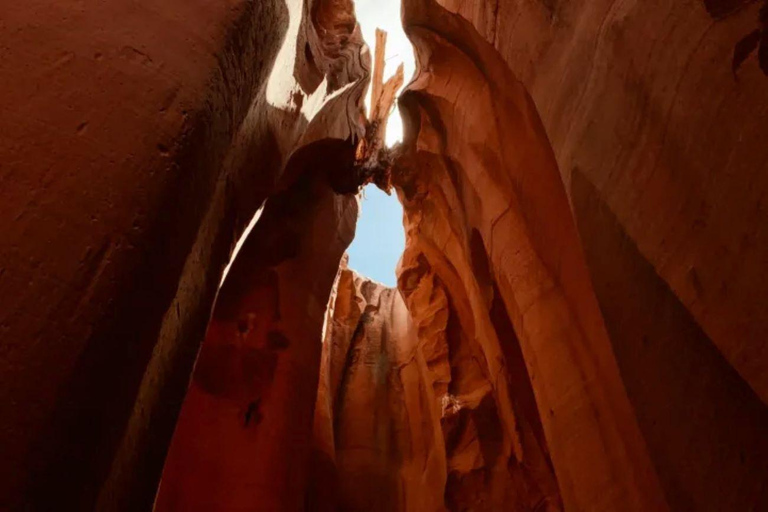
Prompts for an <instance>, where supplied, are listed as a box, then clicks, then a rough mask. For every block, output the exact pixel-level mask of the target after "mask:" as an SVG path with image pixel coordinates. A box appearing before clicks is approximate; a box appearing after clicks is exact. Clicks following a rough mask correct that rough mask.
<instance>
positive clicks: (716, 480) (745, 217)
mask: <svg viewBox="0 0 768 512" xmlns="http://www.w3.org/2000/svg"><path fill="white" fill-rule="evenodd" d="M440 3H441V4H443V5H445V6H446V7H447V8H448V9H449V10H452V11H455V12H457V13H459V14H460V15H461V16H463V17H465V18H466V19H468V20H470V21H471V22H472V23H473V25H474V26H475V27H476V28H477V30H478V31H479V32H480V33H481V34H482V35H483V37H484V38H485V39H486V40H487V41H488V42H489V43H491V44H492V45H493V46H494V47H495V48H496V50H497V51H498V52H499V54H500V55H501V56H502V57H503V59H504V60H505V62H506V63H507V65H508V66H509V67H510V68H511V70H512V71H513V72H514V73H515V75H517V77H519V79H520V80H521V82H522V83H523V84H524V85H525V86H526V88H527V89H528V90H529V91H530V93H531V96H532V97H533V99H534V100H535V102H536V106H537V107H538V111H539V112H540V114H541V118H542V120H543V124H544V127H545V128H546V131H547V134H548V136H549V138H550V140H551V143H552V148H553V150H554V153H555V157H556V159H557V161H558V164H559V170H560V174H561V176H562V180H563V183H564V184H565V190H566V193H567V195H568V199H569V202H570V204H571V208H572V211H573V215H574V217H575V220H576V226H577V228H578V231H579V235H580V241H581V244H582V246H583V247H584V252H585V256H586V260H587V264H588V267H589V270H590V278H591V281H592V283H593V287H594V290H595V293H596V295H597V298H598V301H599V304H600V308H601V311H602V313H603V318H604V320H605V324H606V327H607V329H608V333H609V336H610V340H611V345H612V347H613V351H614V354H615V357H616V360H617V362H618V365H619V369H620V372H621V378H622V381H623V382H624V385H625V387H626V389H627V394H628V396H629V398H630V402H631V404H632V407H633V409H634V413H635V415H636V417H637V421H638V423H639V425H640V429H641V431H642V433H643V436H644V438H645V440H646V444H647V446H648V449H649V451H650V454H651V458H652V460H653V465H654V469H655V471H656V472H657V474H658V475H659V479H660V481H661V483H662V486H663V488H664V491H665V495H666V497H667V500H668V501H669V503H670V506H671V507H672V508H673V509H675V510H742V509H749V508H750V507H757V508H758V509H759V508H764V507H766V506H768V489H766V485H765V482H766V481H768V465H767V464H766V463H765V461H766V460H768V445H767V444H766V436H765V435H764V432H765V431H766V430H768V417H767V416H766V414H767V413H766V403H768V394H767V392H766V390H767V389H768V388H766V377H767V376H768V371H766V366H767V365H768V356H767V355H766V349H767V347H768V344H766V343H765V339H766V328H767V327H768V324H766V320H768V311H767V310H766V304H768V300H766V296H765V294H766V290H767V289H768V286H766V285H767V284H768V283H766V279H767V278H768V274H766V272H765V271H764V270H763V269H764V267H765V262H766V261H768V252H767V251H768V244H766V243H765V241H766V229H767V228H766V227H767V226H768V215H766V210H765V207H764V204H765V195H766V190H767V189H766V184H768V181H766V179H765V173H764V172H763V170H764V169H765V168H766V164H767V162H768V161H767V160H766V159H767V158H768V145H766V143H765V127H766V126H768V88H767V87H766V79H765V77H764V76H763V75H762V73H761V72H760V69H759V66H758V59H757V57H754V58H749V59H747V60H746V61H745V62H744V64H743V65H742V66H741V67H740V68H739V70H738V74H737V75H734V74H733V72H732V67H731V60H732V55H733V54H734V47H735V45H736V44H737V43H738V41H740V40H741V39H742V38H743V37H744V36H745V35H746V34H748V33H750V32H751V31H752V30H753V29H754V27H755V24H756V22H757V19H758V10H759V9H760V4H761V3H762V2H745V1H741V0H735V1H722V2H715V1H699V0H690V1H685V2H666V1H664V2H656V3H653V4H648V3H647V2H645V3H643V2H611V1H597V2H544V1H542V2H521V1H518V0H499V1H497V2H478V1H474V0H445V1H443V0H441V2H440Z"/></svg>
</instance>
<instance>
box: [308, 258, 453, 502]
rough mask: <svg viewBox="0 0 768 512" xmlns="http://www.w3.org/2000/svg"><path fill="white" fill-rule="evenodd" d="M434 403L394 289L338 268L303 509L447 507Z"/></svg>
mask: <svg viewBox="0 0 768 512" xmlns="http://www.w3.org/2000/svg"><path fill="white" fill-rule="evenodd" d="M436 404H437V401H436V398H435V394H434V392H433V389H432V381H431V379H430V375H429V372H428V369H427V363H426V361H425V360H424V357H423V355H422V351H421V344H420V340H419V339H418V337H417V336H416V332H415V330H414V326H413V324H412V322H411V316H410V314H409V312H408V309H407V308H406V306H405V303H404V302H403V299H402V297H401V295H400V293H399V292H398V290H397V289H394V288H387V287H385V286H384V285H382V284H380V283H376V282H374V281H371V280H369V279H366V278H364V277H361V276H359V275H357V274H356V273H355V272H354V271H352V270H349V269H347V268H342V269H341V270H340V273H339V277H338V281H337V284H336V288H335V296H334V297H333V299H332V302H331V308H330V309H329V314H328V320H327V325H326V331H325V336H324V341H323V355H322V365H321V369H320V381H319V385H318V393H317V406H316V409H315V422H314V432H315V434H314V435H315V454H314V462H313V467H314V472H315V481H314V483H313V485H312V488H311V489H310V492H309V495H308V500H307V503H308V505H307V510H348V511H363V510H365V511H380V512H384V511H409V510H424V511H430V510H434V511H436V510H444V508H443V491H444V488H445V478H446V472H445V468H446V466H445V449H444V444H443V439H442V433H441V431H440V415H439V409H438V408H437V407H436Z"/></svg>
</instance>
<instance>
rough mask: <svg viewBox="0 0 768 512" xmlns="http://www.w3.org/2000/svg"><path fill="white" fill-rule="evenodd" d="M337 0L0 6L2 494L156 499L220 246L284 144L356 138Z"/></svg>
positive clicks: (99, 501)
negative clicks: (0, 10) (324, 112)
mask: <svg viewBox="0 0 768 512" xmlns="http://www.w3.org/2000/svg"><path fill="white" fill-rule="evenodd" d="M345 5H346V8H345ZM350 5H351V4H350V3H349V2H346V4H345V3H344V2H341V3H339V2H336V3H334V4H333V5H330V4H329V3H328V2H303V1H299V0H287V1H286V0H274V1H273V0H267V1H259V2H250V1H238V0H233V1H226V2H207V1H192V2H186V1H185V2H181V1H175V0H171V1H154V0H146V1H142V2H133V1H123V0H117V1H115V2H106V3H105V2H97V1H95V0H84V1H81V2H75V3H71V2H69V3H63V4H62V3H60V2H48V1H41V0H34V1H31V2H25V3H23V4H19V5H16V6H13V7H9V8H8V9H7V10H6V12H4V14H3V16H2V17H3V22H2V24H3V28H2V38H3V40H2V43H3V47H4V50H3V59H2V62H0V74H1V75H2V76H3V77H4V78H3V80H2V82H1V83H0V90H1V91H2V95H1V97H2V99H0V101H1V102H2V109H1V110H2V112H3V115H2V116H0V133H2V134H3V135H2V137H0V154H1V155H2V162H3V163H2V167H0V183H2V188H1V190H2V192H0V194H1V195H2V200H0V219H2V220H0V239H2V241H3V242H2V245H0V338H1V341H2V352H1V356H0V375H2V382H0V389H1V391H0V417H1V418H3V420H2V426H1V427H0V428H1V429H2V430H1V431H0V433H1V434H2V435H0V452H2V453H3V461H2V463H0V469H1V471H0V508H4V509H5V508H11V509H16V508H24V509H25V510H26V509H28V508H29V507H31V508H32V509H35V510H51V509H72V510H90V509H93V508H97V509H100V510H114V509H118V510H147V509H148V508H149V507H150V506H151V502H152V499H153V497H154V494H155V491H156V486H157V481H158V478H159V475H160V471H161V468H162V463H163V459H164V457H165V453H166V450H167V447H168V443H169V441H170V437H171V433H172V431H173V428H174V424H175V421H176V417H177V413H178V410H179V406H180V404H181V400H182V398H183V394H184V392H185V390H186V387H187V384H188V382H189V374H190V371H191V368H192V364H193V361H194V358H195V355H196V353H197V350H198V347H199V343H200V340H201V339H202V337H203V335H204V332H205V328H206V324H207V321H208V318H209V316H210V310H211V305H212V302H213V299H214V296H215V293H216V290H217V287H218V285H219V282H220V281H221V275H222V270H223V268H224V266H225V264H226V263H227V261H228V259H229V257H230V254H231V252H232V249H233V247H234V245H235V241H236V240H237V239H238V238H239V236H240V234H241V233H242V231H243V229H244V228H245V226H246V225H247V224H248V222H249V221H250V220H251V218H252V216H253V214H254V212H255V211H256V210H257V208H258V207H259V206H260V205H261V204H262V203H263V201H264V199H265V198H266V197H267V196H269V195H271V194H273V193H274V192H275V190H276V188H278V187H279V188H285V187H287V186H289V185H290V183H291V182H292V181H294V180H295V179H296V176H297V172H293V171H290V170H289V172H283V170H284V167H285V165H286V162H287V161H288V159H289V156H290V155H291V154H293V153H294V152H295V150H296V148H297V147H302V146H306V145H307V144H308V143H310V142H312V141H316V140H319V139H323V138H332V139H335V140H337V141H349V142H347V143H345V144H344V145H345V146H348V147H350V148H353V146H352V145H351V144H350V143H351V142H354V139H355V137H357V136H359V135H361V128H362V124H361V123H360V121H361V119H360V115H361V110H360V103H359V101H360V97H361V95H362V92H363V90H364V88H365V86H366V80H367V64H366V59H367V57H366V56H365V55H363V54H362V53H361V52H360V42H359V36H358V39H357V43H353V44H349V41H350V40H351V39H353V38H352V37H350V35H351V33H352V32H353V31H354V30H355V24H354V18H352V23H351V25H350V23H349V19H350V15H349V10H350ZM339 15H340V16H341V18H343V20H341V22H339V21H338V19H337V17H338V16H339ZM276 59H277V60H279V61H280V63H281V64H280V66H278V67H274V66H273V64H274V62H275V61H276ZM342 89H343V90H342ZM323 108H330V110H333V113H331V114H328V115H325V116H324V117H323V116H322V115H320V113H321V111H322V110H323ZM313 120H314V121H315V122H314V123H313V122H312V121H313ZM329 120H332V121H329ZM344 151H347V152H348V151H349V148H347V149H345V150H344ZM337 153H338V152H337ZM295 168H298V169H300V170H301V171H303V170H305V167H304V166H295ZM330 225H333V224H332V223H331V224H330ZM331 272H332V273H333V272H335V269H333V270H331ZM329 286H330V285H329Z"/></svg>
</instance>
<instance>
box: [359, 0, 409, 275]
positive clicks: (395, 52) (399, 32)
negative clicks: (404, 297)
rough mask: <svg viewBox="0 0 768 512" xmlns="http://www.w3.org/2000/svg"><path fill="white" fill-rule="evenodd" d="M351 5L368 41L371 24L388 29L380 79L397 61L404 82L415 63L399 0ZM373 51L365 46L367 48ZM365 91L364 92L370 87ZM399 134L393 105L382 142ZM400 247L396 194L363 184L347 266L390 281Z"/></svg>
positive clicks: (370, 0) (373, 38) (399, 209)
mask: <svg viewBox="0 0 768 512" xmlns="http://www.w3.org/2000/svg"><path fill="white" fill-rule="evenodd" d="M355 11H356V14H357V20H358V21H359V22H360V28H361V29H362V31H363V38H364V39H365V41H366V42H367V43H368V44H370V45H373V44H374V43H375V41H376V35H375V32H376V28H377V27H378V28H382V29H384V30H386V31H387V33H388V37H387V51H386V53H385V59H386V61H385V62H386V65H385V69H384V80H386V79H387V78H389V77H390V76H391V75H392V74H393V73H394V72H395V70H396V69H397V66H398V65H399V64H400V63H401V62H402V63H403V65H404V71H405V81H406V82H408V81H409V80H410V78H411V76H412V75H413V72H414V69H415V64H414V58H413V47H412V46H411V44H410V41H408V38H407V37H406V36H405V33H404V32H403V27H402V25H401V23H400V0H355ZM373 51H374V49H373V48H371V53H372V54H373ZM368 93H369V96H370V90H369V91H368ZM368 99H369V98H366V105H367V104H368ZM402 136H403V125H402V121H401V119H400V113H399V112H398V110H397V108H395V110H394V112H393V113H392V116H391V117H390V118H389V122H388V123H387V134H386V143H387V145H392V144H393V143H395V142H398V141H400V140H401V139H402ZM404 248H405V234H404V232H403V207H402V206H401V205H400V202H399V201H398V200H397V196H396V195H395V193H394V191H393V192H392V195H391V196H388V195H386V194H385V193H384V192H382V191H381V190H379V189H378V188H376V187H375V186H374V185H369V186H367V187H366V188H365V198H364V199H363V201H362V205H361V213H360V219H359V220H358V222H357V234H356V235H355V240H354V241H353V242H352V245H350V246H349V249H348V250H347V252H348V253H349V266H350V268H352V269H354V270H356V271H357V272H358V273H359V274H361V275H364V276H366V277H368V278H371V279H373V280H375V281H379V282H380V283H383V284H385V285H387V286H396V284H397V282H396V280H395V267H396V266H397V262H398V260H399V259H400V256H401V255H402V254H403V249H404Z"/></svg>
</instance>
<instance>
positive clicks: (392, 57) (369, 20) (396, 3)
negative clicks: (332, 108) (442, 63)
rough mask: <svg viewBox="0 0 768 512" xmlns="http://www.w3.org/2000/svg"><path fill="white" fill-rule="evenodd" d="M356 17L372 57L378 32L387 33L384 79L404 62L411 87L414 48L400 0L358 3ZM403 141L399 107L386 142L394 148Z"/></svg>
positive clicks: (389, 123) (362, 1)
mask: <svg viewBox="0 0 768 512" xmlns="http://www.w3.org/2000/svg"><path fill="white" fill-rule="evenodd" d="M355 14H356V15H357V21H358V22H359V23H360V28H361V29H362V31H363V39H365V42H366V43H368V45H369V46H370V49H371V58H373V54H374V51H375V49H374V45H375V44H376V29H377V28H380V29H382V30H385V31H386V32H387V51H386V53H385V54H384V59H385V62H386V65H385V67H384V80H385V81H386V80H387V79H388V78H389V77H390V76H392V75H393V74H394V73H395V71H396V70H397V66H399V65H400V63H401V62H402V64H403V71H404V72H405V73H404V76H405V84H408V82H409V81H410V79H411V77H412V76H413V73H414V71H415V69H416V64H415V63H414V57H413V46H411V42H410V41H408V38H407V37H406V36H405V32H403V25H402V23H401V22H400V0H355ZM370 96H371V91H370V89H369V90H368V97H367V98H366V103H365V104H366V107H367V108H370ZM402 139H403V122H402V120H401V119H400V112H399V111H398V109H397V105H395V111H394V112H393V113H392V115H391V116H390V118H389V122H388V123H387V135H386V142H387V145H388V146H391V145H392V144H394V143H395V142H399V141H401V140H402Z"/></svg>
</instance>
